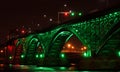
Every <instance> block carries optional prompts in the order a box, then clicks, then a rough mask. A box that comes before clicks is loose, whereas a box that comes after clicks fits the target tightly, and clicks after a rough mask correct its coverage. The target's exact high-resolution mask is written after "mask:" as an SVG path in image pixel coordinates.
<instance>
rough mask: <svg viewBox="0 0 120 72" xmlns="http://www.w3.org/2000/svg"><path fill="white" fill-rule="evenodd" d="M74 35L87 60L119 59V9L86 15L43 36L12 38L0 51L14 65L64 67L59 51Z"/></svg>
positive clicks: (64, 61)
mask: <svg viewBox="0 0 120 72" xmlns="http://www.w3.org/2000/svg"><path fill="white" fill-rule="evenodd" d="M73 35H75V36H76V37H77V38H78V39H79V40H80V41H81V42H82V43H83V45H84V46H86V47H87V51H86V56H87V57H94V56H103V55H106V56H119V55H120V8H110V9H106V10H103V11H99V12H96V13H92V14H88V15H85V16H82V17H80V18H76V19H74V20H71V21H68V22H65V23H63V24H62V25H58V26H56V27H54V28H52V29H49V30H47V31H44V32H36V33H31V34H28V35H26V36H23V37H18V38H14V39H12V40H11V41H10V42H8V43H7V44H6V45H5V46H4V47H2V48H1V49H3V50H5V56H6V59H7V60H9V59H11V61H10V62H11V63H13V64H35V65H37V64H39V65H64V64H66V63H67V62H66V59H65V58H64V55H62V56H61V50H62V49H63V45H64V44H65V43H66V42H67V41H68V40H69V39H70V38H71V37H72V36H73ZM8 63H9V62H8Z"/></svg>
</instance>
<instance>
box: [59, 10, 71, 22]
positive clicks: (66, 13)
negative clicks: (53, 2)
mask: <svg viewBox="0 0 120 72" xmlns="http://www.w3.org/2000/svg"><path fill="white" fill-rule="evenodd" d="M60 14H65V15H66V16H67V15H68V14H70V12H58V24H59V23H60V18H59V17H60Z"/></svg>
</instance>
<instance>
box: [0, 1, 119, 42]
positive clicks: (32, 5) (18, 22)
mask: <svg viewBox="0 0 120 72" xmlns="http://www.w3.org/2000/svg"><path fill="white" fill-rule="evenodd" d="M107 1H108V6H112V5H116V4H120V0H39V1H38V2H37V1H36V2H35V0H33V1H28V2H25V1H18V0H16V1H11V0H9V1H4V2H0V3H1V4H0V5H1V6H0V9H1V10H0V11H1V14H0V18H1V21H0V42H2V41H3V40H5V38H6V36H7V34H8V32H9V31H11V30H12V29H16V28H17V27H22V26H23V25H24V26H27V27H31V28H33V27H34V28H35V27H36V25H37V24H38V23H39V24H40V28H42V29H44V28H45V27H49V26H50V23H49V19H50V18H52V19H53V22H54V23H55V22H56V21H57V13H58V11H59V12H60V11H68V10H72V11H82V12H83V13H84V14H85V13H88V12H89V11H91V10H94V9H102V8H105V7H106V6H107ZM64 4H66V5H67V6H66V7H64ZM44 14H45V15H46V16H47V17H46V18H43V15H44Z"/></svg>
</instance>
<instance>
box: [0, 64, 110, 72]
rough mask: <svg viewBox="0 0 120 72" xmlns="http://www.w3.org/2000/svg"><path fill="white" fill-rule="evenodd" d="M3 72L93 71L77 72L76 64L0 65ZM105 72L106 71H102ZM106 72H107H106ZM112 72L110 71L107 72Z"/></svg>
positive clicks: (0, 70)
mask: <svg viewBox="0 0 120 72" xmlns="http://www.w3.org/2000/svg"><path fill="white" fill-rule="evenodd" d="M3 71H7V72H8V71H15V72H16V71H17V72H40V71H52V72H54V71H55V72H56V71H62V72H64V71H70V72H93V71H91V70H90V71H89V70H86V71H85V70H78V69H77V67H76V64H74V63H71V66H70V67H37V66H36V65H19V64H17V65H12V64H9V65H4V64H0V72H3ZM94 72H100V71H99V70H98V71H94ZM104 72H106V71H104ZM107 72H108V71H107ZM109 72H112V71H109Z"/></svg>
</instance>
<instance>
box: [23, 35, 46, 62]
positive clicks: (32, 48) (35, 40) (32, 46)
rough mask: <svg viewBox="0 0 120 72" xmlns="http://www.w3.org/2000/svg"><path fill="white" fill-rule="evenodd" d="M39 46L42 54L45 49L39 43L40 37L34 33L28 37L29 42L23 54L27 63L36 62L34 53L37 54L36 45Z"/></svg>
mask: <svg viewBox="0 0 120 72" xmlns="http://www.w3.org/2000/svg"><path fill="white" fill-rule="evenodd" d="M39 46H40V47H41V49H42V52H41V53H42V54H44V52H45V50H44V49H43V47H42V45H41V41H40V38H39V37H38V36H37V35H36V36H33V37H32V38H30V39H29V43H28V46H27V52H26V55H25V61H26V62H27V64H36V54H38V53H39V52H38V47H39Z"/></svg>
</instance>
